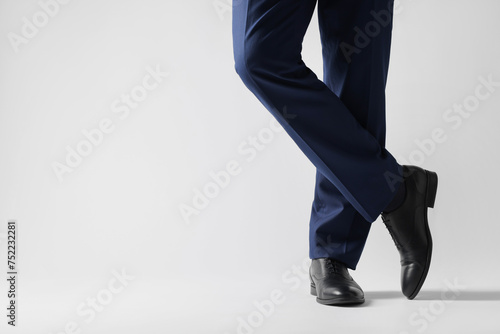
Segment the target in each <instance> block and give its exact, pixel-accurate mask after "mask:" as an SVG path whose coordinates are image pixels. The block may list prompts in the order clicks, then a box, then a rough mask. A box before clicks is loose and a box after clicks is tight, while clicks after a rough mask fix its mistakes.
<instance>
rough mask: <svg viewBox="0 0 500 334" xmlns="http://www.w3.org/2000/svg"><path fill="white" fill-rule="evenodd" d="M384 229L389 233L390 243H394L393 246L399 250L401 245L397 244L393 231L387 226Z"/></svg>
mask: <svg viewBox="0 0 500 334" xmlns="http://www.w3.org/2000/svg"><path fill="white" fill-rule="evenodd" d="M385 227H387V230H388V231H389V234H390V235H391V238H392V241H394V244H395V245H396V248H397V249H398V250H400V249H401V244H400V243H399V242H398V240H397V239H396V237H395V236H394V231H393V230H392V226H391V225H389V224H385Z"/></svg>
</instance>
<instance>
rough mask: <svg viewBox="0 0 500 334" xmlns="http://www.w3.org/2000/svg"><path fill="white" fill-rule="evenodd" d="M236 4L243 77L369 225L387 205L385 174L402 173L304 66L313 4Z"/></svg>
mask: <svg viewBox="0 0 500 334" xmlns="http://www.w3.org/2000/svg"><path fill="white" fill-rule="evenodd" d="M234 3H235V5H234V7H233V46H234V56H235V67H236V71H237V72H238V74H239V75H240V77H241V79H242V80H243V82H244V83H245V85H246V86H247V87H248V88H249V89H250V90H251V91H252V92H253V93H254V94H255V96H256V97H257V98H258V99H259V100H260V101H261V102H262V103H263V104H264V106H265V107H266V108H267V109H268V110H269V111H270V112H271V114H272V115H273V116H274V117H275V118H276V119H277V120H278V122H279V123H280V124H281V125H282V126H283V128H284V129H285V131H286V132H287V133H288V134H289V135H290V137H291V138H292V139H293V140H294V142H295V143H296V144H297V145H298V147H299V148H300V149H301V150H302V152H304V154H306V156H307V157H308V159H309V160H310V161H311V162H312V163H313V164H314V166H316V168H317V169H318V170H319V171H320V172H321V173H322V174H323V175H324V176H325V177H326V178H327V179H328V180H329V181H330V182H331V183H332V184H334V185H335V187H336V188H337V189H338V190H339V191H340V192H341V193H342V195H343V196H344V197H345V198H346V199H347V200H348V201H349V203H350V204H352V206H353V207H354V208H355V209H356V210H357V211H358V212H359V213H360V214H361V215H362V216H363V217H364V218H365V219H366V220H367V221H370V222H373V221H374V220H375V219H376V218H377V217H378V216H379V214H380V213H381V211H382V210H383V209H384V208H385V207H386V206H387V204H388V203H389V202H390V201H391V200H392V197H393V190H394V189H393V185H392V184H391V183H390V182H388V177H394V176H395V175H402V168H401V166H400V165H399V164H398V163H397V162H396V160H395V159H394V157H393V156H392V155H391V154H390V153H389V152H388V151H387V150H386V149H385V148H384V147H382V146H381V145H380V143H379V141H378V140H377V138H375V137H374V136H373V135H372V134H371V133H370V132H369V131H368V130H367V129H366V128H364V127H363V125H362V124H361V123H360V122H359V121H358V120H357V119H356V117H355V116H354V115H353V114H352V113H351V112H350V111H349V109H348V108H347V107H346V105H345V104H344V103H343V102H342V101H341V100H340V98H339V97H338V96H337V95H336V94H335V93H334V92H333V91H332V90H331V89H330V88H328V87H327V85H325V83H324V82H322V81H321V80H319V79H318V78H317V77H316V75H315V74H314V73H313V72H312V71H311V70H310V69H309V68H308V67H307V66H306V65H305V64H304V62H303V61H302V58H301V47H302V40H303V37H304V34H305V31H306V29H307V26H308V25H309V22H310V19H311V16H312V13H313V11H314V7H315V4H316V0H234ZM292 181H293V180H292Z"/></svg>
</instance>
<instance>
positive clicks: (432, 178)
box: [408, 170, 438, 300]
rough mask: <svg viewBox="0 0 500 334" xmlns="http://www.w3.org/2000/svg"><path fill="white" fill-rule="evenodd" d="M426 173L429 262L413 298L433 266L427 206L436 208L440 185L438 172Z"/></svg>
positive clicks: (412, 295) (425, 219)
mask: <svg viewBox="0 0 500 334" xmlns="http://www.w3.org/2000/svg"><path fill="white" fill-rule="evenodd" d="M425 174H426V176H427V188H426V190H425V206H426V208H425V215H424V223H425V233H426V235H427V240H428V242H429V247H428V249H427V262H426V265H425V267H424V271H423V273H422V276H421V277H420V279H419V281H418V284H417V287H416V288H415V291H413V292H412V294H411V295H410V296H409V297H408V299H410V300H411V299H413V298H415V297H416V296H417V295H418V293H419V292H420V289H421V288H422V285H423V284H424V281H425V279H426V278H427V273H428V272H429V267H430V266H431V257H432V237H431V231H430V229H429V220H428V219H427V208H434V202H435V201H436V193H437V186H438V177H437V174H436V173H434V172H431V171H428V170H426V171H425Z"/></svg>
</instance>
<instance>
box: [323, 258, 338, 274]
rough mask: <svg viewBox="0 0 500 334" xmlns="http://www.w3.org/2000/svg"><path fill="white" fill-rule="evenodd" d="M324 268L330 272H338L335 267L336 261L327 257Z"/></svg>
mask: <svg viewBox="0 0 500 334" xmlns="http://www.w3.org/2000/svg"><path fill="white" fill-rule="evenodd" d="M325 264H326V268H327V269H328V271H329V272H330V273H338V272H339V269H338V267H337V261H335V260H332V259H330V258H327V259H326V260H325Z"/></svg>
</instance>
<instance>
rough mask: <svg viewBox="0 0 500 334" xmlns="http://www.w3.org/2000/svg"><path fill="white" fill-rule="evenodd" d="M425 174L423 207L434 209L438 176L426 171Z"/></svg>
mask: <svg viewBox="0 0 500 334" xmlns="http://www.w3.org/2000/svg"><path fill="white" fill-rule="evenodd" d="M426 174H427V192H426V194H425V205H426V206H427V207H429V208H433V207H434V202H435V201H436V193H437V186H438V176H437V174H436V173H434V172H430V171H426Z"/></svg>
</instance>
